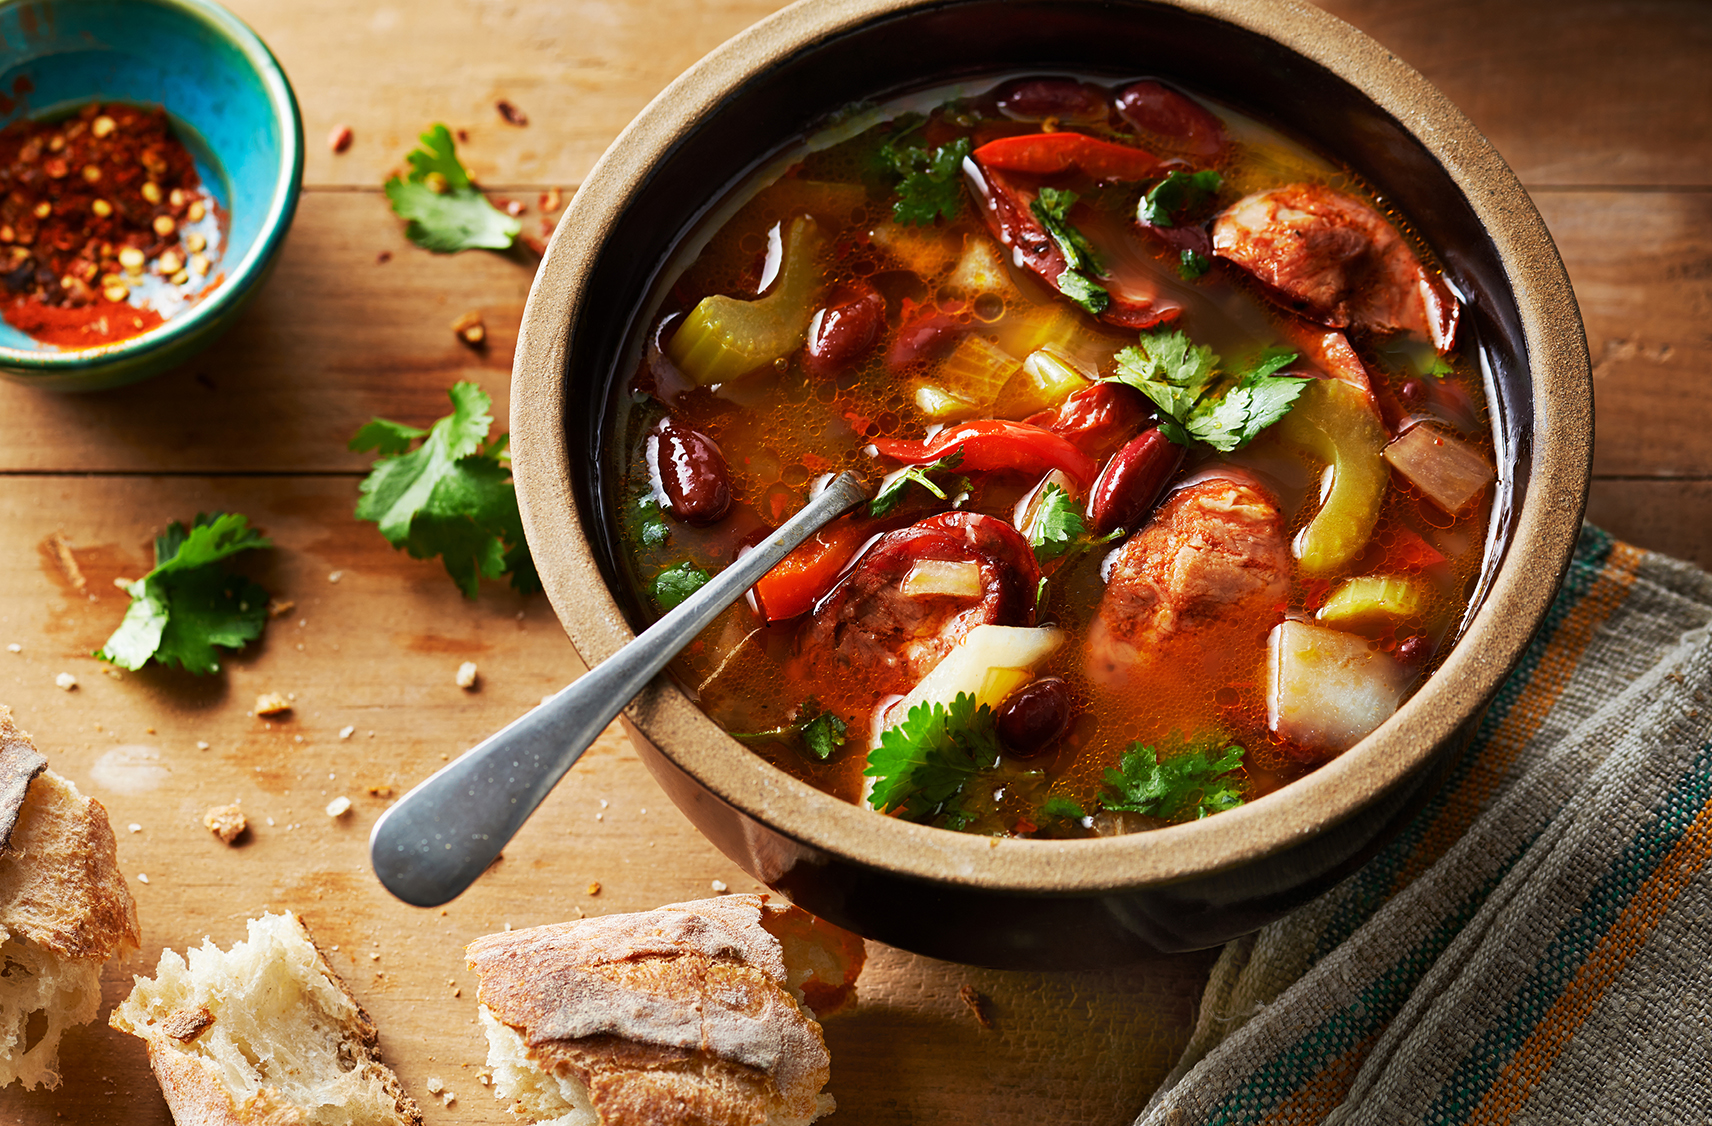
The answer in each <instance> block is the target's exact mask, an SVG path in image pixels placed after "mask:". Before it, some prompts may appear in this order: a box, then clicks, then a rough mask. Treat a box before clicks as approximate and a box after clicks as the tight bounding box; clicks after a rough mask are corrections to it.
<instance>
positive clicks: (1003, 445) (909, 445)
mask: <svg viewBox="0 0 1712 1126" xmlns="http://www.w3.org/2000/svg"><path fill="white" fill-rule="evenodd" d="M874 448H875V449H876V450H879V451H880V453H882V454H884V455H885V456H886V457H889V458H891V459H893V460H894V461H901V462H903V463H904V464H905V465H926V464H928V463H929V462H934V461H938V460H939V459H940V458H942V457H944V456H945V455H947V454H949V453H950V452H951V451H952V450H953V449H961V450H962V451H963V460H962V462H960V463H959V464H958V466H957V468H958V469H1020V470H1022V471H1024V472H1026V473H1044V472H1046V471H1047V470H1049V469H1062V470H1063V471H1064V472H1065V473H1066V474H1067V475H1068V476H1069V477H1070V479H1071V480H1072V481H1074V482H1075V483H1076V487H1077V488H1078V489H1081V490H1086V489H1087V487H1088V485H1089V484H1090V483H1091V482H1092V481H1093V479H1094V474H1095V473H1096V472H1097V471H1098V470H1099V466H1098V465H1097V464H1095V462H1094V459H1093V458H1091V457H1089V456H1088V455H1087V454H1085V453H1083V452H1082V451H1081V450H1079V449H1077V448H1076V447H1075V446H1074V445H1072V444H1071V443H1070V442H1068V441H1066V440H1065V439H1064V438H1061V437H1059V436H1058V435H1057V434H1054V433H1053V432H1052V431H1050V430H1044V429H1042V428H1040V427H1038V426H1030V425H1029V424H1028V423H1026V422H1008V421H1006V420H1004V419H1000V418H983V419H979V420H977V421H975V422H964V423H961V424H959V425H957V426H949V427H946V428H945V429H944V430H941V431H940V432H939V433H938V434H935V435H934V436H933V437H932V438H929V439H928V440H927V441H925V442H904V441H899V440H897V439H894V438H876V439H874Z"/></svg>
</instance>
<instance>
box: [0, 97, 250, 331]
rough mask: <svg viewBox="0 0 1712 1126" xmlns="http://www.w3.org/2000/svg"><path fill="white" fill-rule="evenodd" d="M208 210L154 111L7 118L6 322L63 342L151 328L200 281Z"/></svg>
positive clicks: (89, 110) (0, 269)
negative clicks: (8, 122) (8, 121)
mask: <svg viewBox="0 0 1712 1126" xmlns="http://www.w3.org/2000/svg"><path fill="white" fill-rule="evenodd" d="M213 210H214V209H213V208H212V206H211V201H210V200H209V198H208V196H207V195H206V194H205V193H204V192H203V191H202V189H201V182H200V180H199V178H198V177H197V174H196V164H195V161H194V159H193V158H192V157H191V155H190V153H189V151H188V150H186V149H185V147H184V145H183V144H181V143H180V142H179V141H178V139H177V138H176V137H175V136H174V135H173V132H172V126H171V125H170V123H169V122H168V121H167V116H166V112H165V111H164V110H162V109H159V108H153V109H149V108H144V107H139V106H128V105H102V104H92V105H87V106H84V107H83V108H82V109H81V110H78V111H77V112H75V113H73V114H71V115H69V116H65V117H60V118H56V119H54V120H51V121H28V120H25V121H17V122H14V123H13V124H11V125H9V126H7V127H6V128H5V129H4V130H0V282H3V283H4V286H5V289H4V295H5V307H4V315H5V318H6V320H7V322H9V323H10V324H11V325H12V326H13V327H15V328H17V329H19V330H20V331H22V332H25V333H27V334H29V335H30V336H32V337H34V338H35V339H37V340H40V341H42V342H44V343H48V344H55V345H58V346H60V347H66V348H88V347H95V346H97V345H101V344H110V343H112V342H114V341H117V340H123V339H126V338H127V337H131V336H135V335H137V334H138V333H140V332H144V331H146V330H148V329H150V328H153V327H154V326H156V325H158V324H160V323H161V321H162V320H163V319H164V317H165V316H169V315H171V313H172V312H173V311H175V310H176V309H177V307H178V306H179V305H181V304H182V303H183V301H184V299H185V298H186V297H187V296H189V293H188V292H187V291H186V289H185V287H187V286H190V285H193V284H194V285H200V284H201V282H202V281H203V280H204V279H205V278H206V276H207V274H208V259H207V257H206V256H205V254H204V253H203V252H204V251H206V250H207V248H208V246H209V242H210V240H211V239H212V240H215V241H216V242H217V241H218V239H219V236H220V232H219V230H218V226H217V222H216V221H214V220H213V219H212V216H213ZM204 219H209V220H210V221H209V222H207V223H204V222H203V220H204ZM191 227H196V228H197V229H195V230H190V229H189V228H191ZM187 266H189V267H191V268H188V269H187ZM198 266H200V267H201V270H200V272H198V270H197V269H196V268H195V267H198Z"/></svg>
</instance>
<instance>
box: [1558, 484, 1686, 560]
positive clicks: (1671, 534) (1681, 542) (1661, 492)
mask: <svg viewBox="0 0 1712 1126" xmlns="http://www.w3.org/2000/svg"><path fill="white" fill-rule="evenodd" d="M1587 519H1588V520H1589V521H1590V522H1591V523H1594V524H1597V525H1599V527H1601V528H1604V529H1605V530H1606V531H1607V532H1610V533H1611V534H1612V535H1614V536H1616V537H1617V538H1618V539H1623V540H1628V541H1629V542H1630V543H1633V544H1636V545H1639V546H1641V547H1646V548H1650V549H1652V550H1653V551H1662V552H1664V553H1665V554H1666V555H1674V556H1676V557H1677V558H1678V559H1685V560H1687V561H1688V562H1690V563H1693V564H1695V565H1696V566H1699V567H1705V568H1708V569H1712V481H1708V480H1704V479H1701V480H1687V481H1645V480H1633V479H1629V480H1615V481H1613V480H1595V481H1594V482H1593V492H1592V495H1591V496H1589V497H1588V500H1587Z"/></svg>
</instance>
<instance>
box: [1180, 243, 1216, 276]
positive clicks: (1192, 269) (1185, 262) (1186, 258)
mask: <svg viewBox="0 0 1712 1126" xmlns="http://www.w3.org/2000/svg"><path fill="white" fill-rule="evenodd" d="M1212 268H1213V262H1212V259H1210V258H1208V257H1206V256H1205V255H1202V254H1196V253H1195V252H1194V251H1193V250H1185V251H1184V252H1183V253H1182V254H1181V255H1179V256H1178V259H1177V276H1178V277H1180V278H1182V279H1183V280H1184V281H1195V280H1196V279H1197V278H1203V277H1206V276H1207V271H1208V270H1210V269H1212Z"/></svg>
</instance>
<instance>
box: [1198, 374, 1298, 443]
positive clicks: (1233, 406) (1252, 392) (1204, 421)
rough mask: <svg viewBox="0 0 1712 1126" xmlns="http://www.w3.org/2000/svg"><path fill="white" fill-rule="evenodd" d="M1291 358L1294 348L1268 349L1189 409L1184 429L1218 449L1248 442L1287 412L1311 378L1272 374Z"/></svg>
mask: <svg viewBox="0 0 1712 1126" xmlns="http://www.w3.org/2000/svg"><path fill="white" fill-rule="evenodd" d="M1295 358H1296V353H1294V352H1290V351H1285V350H1281V349H1269V350H1268V351H1267V352H1266V354H1265V355H1263V356H1262V357H1261V359H1260V361H1259V363H1257V364H1256V365H1255V366H1254V367H1253V368H1252V369H1250V370H1249V371H1248V373H1247V374H1245V375H1244V376H1243V377H1242V379H1241V380H1240V381H1239V382H1238V383H1237V385H1236V386H1235V387H1233V388H1231V389H1230V390H1229V391H1226V392H1225V393H1224V395H1223V396H1221V397H1220V398H1218V399H1210V400H1207V401H1205V402H1203V403H1201V404H1200V405H1199V406H1197V407H1196V408H1195V410H1194V411H1193V412H1191V414H1190V415H1189V418H1188V419H1187V421H1186V423H1185V425H1186V428H1187V430H1188V432H1189V433H1190V434H1191V435H1193V436H1194V437H1196V438H1198V439H1200V440H1201V441H1203V442H1205V443H1206V444H1207V445H1209V446H1211V447H1213V449H1215V450H1218V451H1219V452H1220V453H1230V452H1231V451H1232V450H1236V449H1240V448H1241V447H1243V446H1246V445H1248V443H1250V442H1252V441H1253V440H1254V439H1255V437H1256V436H1257V435H1259V433H1260V432H1261V431H1262V430H1265V429H1266V428H1267V427H1268V426H1271V425H1272V424H1273V423H1274V422H1277V421H1278V420H1279V419H1281V418H1283V417H1284V416H1285V415H1287V414H1289V413H1290V408H1291V407H1292V406H1294V405H1295V402H1296V399H1297V397H1298V396H1300V395H1301V394H1302V389H1303V388H1304V387H1306V386H1307V385H1308V384H1309V383H1310V382H1311V381H1310V380H1309V379H1307V378H1306V377H1304V376H1293V375H1273V374H1272V373H1273V372H1275V371H1277V370H1278V369H1280V368H1282V367H1285V366H1286V365H1288V364H1289V363H1291V362H1292V361H1294V360H1295Z"/></svg>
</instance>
